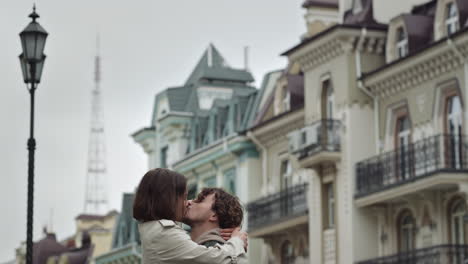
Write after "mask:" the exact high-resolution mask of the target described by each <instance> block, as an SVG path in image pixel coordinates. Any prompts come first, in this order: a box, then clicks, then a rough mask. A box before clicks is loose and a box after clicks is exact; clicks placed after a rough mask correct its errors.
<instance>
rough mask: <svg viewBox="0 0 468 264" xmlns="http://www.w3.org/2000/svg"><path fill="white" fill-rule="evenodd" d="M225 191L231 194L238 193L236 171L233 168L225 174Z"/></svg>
mask: <svg viewBox="0 0 468 264" xmlns="http://www.w3.org/2000/svg"><path fill="white" fill-rule="evenodd" d="M223 183H224V189H225V190H226V191H227V192H229V193H231V194H235V193H236V169H235V168H232V169H229V170H226V171H225V172H224V181H223Z"/></svg>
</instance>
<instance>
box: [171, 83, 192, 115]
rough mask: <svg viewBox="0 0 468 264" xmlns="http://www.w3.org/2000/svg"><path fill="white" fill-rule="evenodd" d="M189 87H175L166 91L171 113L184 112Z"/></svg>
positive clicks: (188, 95)
mask: <svg viewBox="0 0 468 264" xmlns="http://www.w3.org/2000/svg"><path fill="white" fill-rule="evenodd" d="M190 91H191V89H190V88H189V87H175V88H169V89H167V99H168V101H169V107H170V109H171V111H176V112H182V111H184V110H185V107H186V105H187V101H188V99H189V97H190Z"/></svg>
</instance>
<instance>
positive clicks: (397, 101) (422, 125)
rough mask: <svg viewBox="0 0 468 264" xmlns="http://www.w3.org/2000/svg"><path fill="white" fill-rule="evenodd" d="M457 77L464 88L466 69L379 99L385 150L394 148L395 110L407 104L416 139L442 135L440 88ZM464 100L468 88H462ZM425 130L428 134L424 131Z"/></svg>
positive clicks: (381, 133)
mask: <svg viewBox="0 0 468 264" xmlns="http://www.w3.org/2000/svg"><path fill="white" fill-rule="evenodd" d="M453 80H456V81H457V82H458V84H459V86H460V87H465V76H464V70H463V68H459V69H457V70H455V71H453V72H449V73H446V74H444V75H442V76H439V77H438V78H435V79H433V80H431V81H429V82H425V83H422V84H420V85H417V86H414V87H412V88H411V89H410V90H406V91H404V92H400V93H398V94H396V95H393V96H391V97H386V98H383V99H380V100H379V102H380V103H379V104H380V108H379V117H380V123H379V127H380V131H379V134H380V139H381V141H382V142H383V144H384V151H386V150H391V149H393V148H394V145H393V133H394V130H393V128H394V126H395V124H394V121H395V120H394V117H393V116H392V110H393V109H394V108H397V107H400V106H402V105H407V107H408V109H409V114H410V120H411V126H412V132H413V141H416V140H419V139H421V138H423V137H427V136H430V135H431V134H432V135H434V134H440V133H442V132H443V129H442V120H441V119H440V118H439V116H438V113H437V112H439V110H441V109H442V107H443V105H440V103H439V102H440V100H441V98H440V96H441V94H440V88H442V87H444V84H445V83H447V82H449V81H453ZM460 91H461V93H462V97H463V98H462V100H464V98H465V97H466V91H465V89H460ZM423 131H424V132H425V133H423Z"/></svg>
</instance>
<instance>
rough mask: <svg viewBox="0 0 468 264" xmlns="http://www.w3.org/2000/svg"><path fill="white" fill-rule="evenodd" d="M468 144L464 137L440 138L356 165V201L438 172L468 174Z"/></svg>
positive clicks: (423, 140) (438, 136)
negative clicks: (357, 198)
mask: <svg viewBox="0 0 468 264" xmlns="http://www.w3.org/2000/svg"><path fill="white" fill-rule="evenodd" d="M467 157H468V141H467V138H466V136H461V135H437V136H432V137H428V138H425V139H422V140H419V141H416V142H415V143H412V144H408V145H406V146H403V147H400V149H397V150H395V151H391V152H387V153H384V154H381V155H378V156H375V157H372V158H370V159H367V160H365V161H362V162H359V163H358V164H357V165H356V197H363V196H366V195H369V194H372V193H375V192H378V191H382V190H385V189H388V188H392V187H394V186H398V185H401V184H405V183H407V182H411V181H415V180H417V179H420V178H423V177H425V176H430V175H432V174H434V173H437V172H461V171H468V159H467Z"/></svg>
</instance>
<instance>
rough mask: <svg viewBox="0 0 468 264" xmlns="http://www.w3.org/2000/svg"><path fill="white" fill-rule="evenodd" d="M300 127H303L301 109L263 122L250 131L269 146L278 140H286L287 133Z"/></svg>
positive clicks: (302, 112)
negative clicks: (260, 125)
mask: <svg viewBox="0 0 468 264" xmlns="http://www.w3.org/2000/svg"><path fill="white" fill-rule="evenodd" d="M302 127H304V110H303V109H302V110H300V111H297V112H292V113H290V114H287V115H285V116H283V117H281V118H279V119H278V120H275V121H272V122H271V123H268V124H265V125H264V126H262V127H260V128H257V129H255V130H254V131H252V133H253V134H254V135H255V137H257V138H258V140H259V141H260V142H261V144H264V145H266V146H267V147H270V146H273V145H275V144H277V143H280V142H287V141H288V139H287V134H288V133H289V132H291V131H294V130H296V129H299V128H302Z"/></svg>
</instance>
